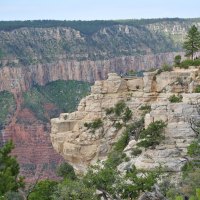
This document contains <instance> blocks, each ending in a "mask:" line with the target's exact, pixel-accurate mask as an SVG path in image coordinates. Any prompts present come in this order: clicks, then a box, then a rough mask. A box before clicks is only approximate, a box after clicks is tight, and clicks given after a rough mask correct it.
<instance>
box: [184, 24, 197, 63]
mask: <svg viewBox="0 0 200 200" xmlns="http://www.w3.org/2000/svg"><path fill="white" fill-rule="evenodd" d="M183 48H184V49H185V50H186V56H191V57H192V60H194V55H195V53H196V52H198V51H199V50H200V32H199V31H198V29H197V27H196V26H195V25H193V26H192V27H191V28H190V29H189V31H188V33H187V36H186V40H185V42H184V44H183Z"/></svg>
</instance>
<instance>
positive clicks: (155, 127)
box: [137, 120, 166, 148]
mask: <svg viewBox="0 0 200 200" xmlns="http://www.w3.org/2000/svg"><path fill="white" fill-rule="evenodd" d="M165 127H166V124H165V123H164V122H163V121H161V120H160V121H155V122H152V123H150V124H149V126H148V127H147V128H146V129H144V130H143V131H142V132H141V133H140V136H139V138H140V139H142V140H141V141H140V142H138V143H137V146H139V147H145V148H148V147H152V148H155V146H156V145H159V144H160V142H161V141H162V140H163V139H164V135H163V130H164V128H165Z"/></svg>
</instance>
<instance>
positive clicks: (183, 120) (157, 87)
mask: <svg viewBox="0 0 200 200" xmlns="http://www.w3.org/2000/svg"><path fill="white" fill-rule="evenodd" d="M199 84H200V71H199V69H196V68H192V67H191V68H190V69H187V70H186V69H174V70H173V71H169V72H168V71H167V72H162V73H159V71H158V70H157V71H154V72H145V73H144V76H143V77H120V76H118V75H117V74H115V73H110V74H108V79H107V80H104V81H96V82H95V84H94V86H92V89H91V94H90V95H89V96H87V97H86V98H84V99H82V100H81V102H80V103H79V106H78V109H77V111H75V112H73V113H62V114H60V117H59V118H55V119H52V120H51V141H52V144H53V147H54V148H55V150H56V151H57V152H58V153H59V154H61V155H62V156H63V157H64V159H65V160H66V161H68V162H69V163H70V164H72V165H73V166H74V168H75V169H76V170H77V171H78V172H84V171H85V170H86V169H87V167H88V166H89V165H91V164H94V163H96V162H97V161H98V160H104V159H106V157H107V155H108V153H109V152H110V151H111V148H112V146H113V144H114V143H115V142H116V141H117V140H118V139H119V138H120V136H121V135H122V133H123V131H124V128H123V127H118V126H117V124H118V125H119V124H120V123H123V119H122V118H121V119H119V118H118V117H117V116H112V115H109V114H108V113H109V111H112V109H113V108H114V107H115V106H116V105H117V104H118V105H119V103H120V102H121V104H122V102H123V103H124V104H125V106H126V108H127V109H129V110H130V111H131V112H132V115H131V117H130V119H129V121H131V122H134V121H137V120H138V119H140V118H141V116H142V115H143V114H144V112H143V110H142V109H141V108H142V107H144V106H148V107H149V108H150V110H149V113H147V114H145V116H144V126H145V127H148V125H149V124H150V123H151V122H154V121H157V120H162V121H164V122H165V123H166V124H167V126H166V128H165V131H164V135H165V139H164V140H163V141H162V142H161V143H160V144H159V145H158V146H156V148H149V149H143V150H142V153H141V154H140V155H138V156H132V155H131V151H132V149H133V148H135V147H136V144H137V143H138V138H137V137H136V136H133V137H132V139H131V140H130V142H129V144H128V145H127V147H126V148H125V150H124V152H125V153H126V155H127V156H128V157H129V158H130V159H129V160H128V161H127V162H124V163H122V164H121V165H120V166H119V169H121V170H123V169H124V168H126V167H127V166H131V165H132V164H134V165H135V166H136V167H137V168H142V169H150V168H154V167H156V166H159V165H162V166H165V169H166V170H167V171H171V172H180V170H181V167H182V166H183V165H184V163H185V162H186V159H187V158H186V153H187V146H188V145H189V144H190V143H191V142H192V141H193V140H194V138H195V137H196V133H195V132H194V131H193V129H192V125H191V120H194V119H198V118H199V113H198V101H199V98H200V93H195V88H196V87H198V85H199ZM172 95H177V96H179V97H181V98H182V100H181V102H178V103H172V102H170V101H169V98H170V97H171V96H172ZM95 125H96V126H95Z"/></svg>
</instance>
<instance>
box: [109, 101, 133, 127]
mask: <svg viewBox="0 0 200 200" xmlns="http://www.w3.org/2000/svg"><path fill="white" fill-rule="evenodd" d="M111 114H113V115H114V116H115V117H117V118H121V119H122V120H123V122H125V123H126V122H128V121H129V120H130V119H131V118H132V111H131V110H130V109H129V108H128V107H127V106H126V104H125V102H124V101H123V100H122V101H119V102H118V103H116V104H115V106H114V107H111V108H107V109H106V115H111Z"/></svg>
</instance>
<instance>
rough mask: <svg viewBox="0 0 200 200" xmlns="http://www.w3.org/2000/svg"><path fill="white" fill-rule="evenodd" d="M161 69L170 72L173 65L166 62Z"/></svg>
mask: <svg viewBox="0 0 200 200" xmlns="http://www.w3.org/2000/svg"><path fill="white" fill-rule="evenodd" d="M161 69H162V71H163V72H170V71H172V66H170V65H168V64H166V63H165V64H164V65H162V68H161Z"/></svg>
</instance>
